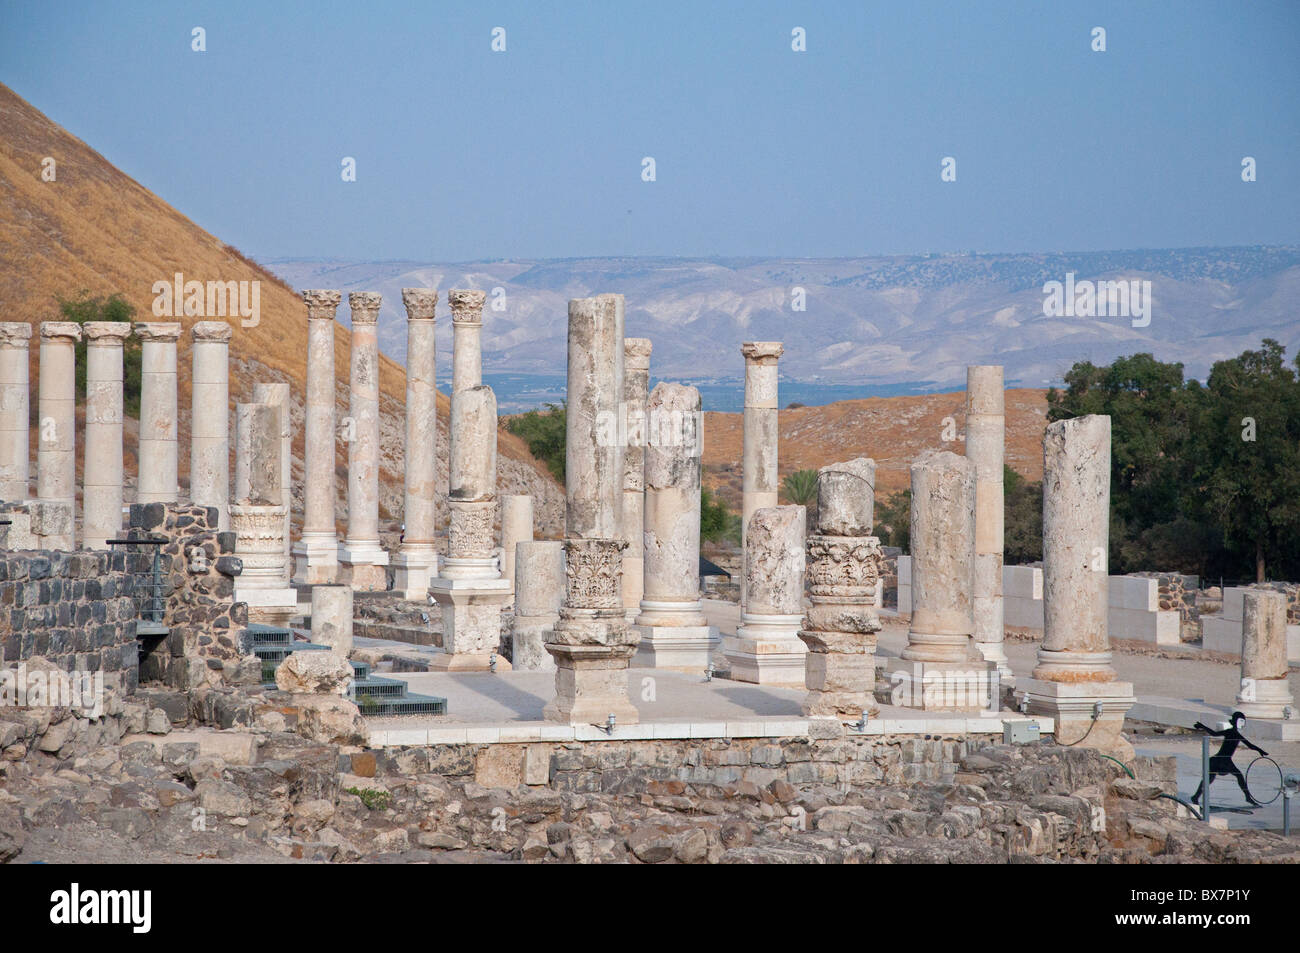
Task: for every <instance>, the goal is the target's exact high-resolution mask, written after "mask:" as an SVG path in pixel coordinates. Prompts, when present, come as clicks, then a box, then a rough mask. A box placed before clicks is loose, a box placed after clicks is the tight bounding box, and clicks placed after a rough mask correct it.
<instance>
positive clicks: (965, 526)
mask: <svg viewBox="0 0 1300 953" xmlns="http://www.w3.org/2000/svg"><path fill="white" fill-rule="evenodd" d="M974 538H975V464H974V463H972V462H971V461H970V460H968V459H967V458H965V457H960V456H958V455H957V454H955V453H951V452H949V451H947V450H944V451H934V450H927V451H926V452H924V453H922V454H921V456H920V457H918V458H917V459H916V461H915V462H913V464H912V517H911V549H912V621H911V624H910V626H909V627H908V631H907V648H905V649H904V650H903V651H902V653H900V655H899V657H898V659H897V660H895V661H893V662H892V663H890V664H888V665H886V666H885V672H886V674H887V676H888V678H889V681H890V685H891V699H890V700H891V701H892V702H893V703H894V704H897V705H902V706H903V707H905V708H922V709H927V710H929V709H941V710H948V711H979V710H981V709H987V708H990V706H991V704H992V701H991V700H993V699H996V698H998V695H999V692H998V684H999V683H998V679H997V676H996V666H991V665H990V664H989V663H988V662H985V661H984V657H983V656H982V655H981V654H980V652H979V649H977V648H976V647H975V640H974V638H973V636H972V632H973V630H974V627H975V624H974V618H973V615H972V611H971V579H972V571H971V560H972V557H973V555H974ZM993 710H996V708H994V709H993Z"/></svg>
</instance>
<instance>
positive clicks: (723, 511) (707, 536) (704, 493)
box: [700, 488, 740, 544]
mask: <svg viewBox="0 0 1300 953" xmlns="http://www.w3.org/2000/svg"><path fill="white" fill-rule="evenodd" d="M700 539H701V540H704V541H705V542H710V543H720V542H723V541H724V540H726V541H730V542H733V543H737V544H739V542H740V516H739V515H738V514H736V513H732V512H731V511H730V510H728V509H727V504H725V503H724V502H722V500H720V499H718V498H717V497H716V496H714V495H713V493H712V491H710V490H708V489H707V488H706V489H702V490H701V491H700Z"/></svg>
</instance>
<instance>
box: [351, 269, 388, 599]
mask: <svg viewBox="0 0 1300 953" xmlns="http://www.w3.org/2000/svg"><path fill="white" fill-rule="evenodd" d="M381 301H382V297H381V296H380V295H379V294H377V293H375V292H373V291H353V292H352V293H351V294H349V295H348V306H349V307H351V309H352V376H351V381H350V384H351V386H350V395H349V398H348V417H349V418H350V426H349V427H348V431H349V433H350V435H351V440H349V442H348V530H347V536H346V537H345V538H344V540H343V542H342V543H341V544H340V545H339V573H340V579H341V581H343V582H346V583H347V584H348V585H350V586H352V588H353V589H360V590H364V591H382V590H384V589H386V588H387V587H388V579H387V573H386V572H385V571H384V567H385V566H387V565H388V553H387V552H386V551H385V550H384V549H383V547H382V546H380V545H379V326H378V322H379V305H380V302H381Z"/></svg>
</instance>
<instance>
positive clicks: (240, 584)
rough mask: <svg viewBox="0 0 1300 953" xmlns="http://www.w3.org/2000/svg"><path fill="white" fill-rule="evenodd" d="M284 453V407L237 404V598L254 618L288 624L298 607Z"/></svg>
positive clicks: (232, 519)
mask: <svg viewBox="0 0 1300 953" xmlns="http://www.w3.org/2000/svg"><path fill="white" fill-rule="evenodd" d="M283 453H284V445H283V442H282V440H281V436H280V409H279V408H278V407H276V406H274V405H273V404H236V405H235V496H234V502H233V503H232V504H231V505H230V525H231V529H232V530H234V533H235V555H236V556H238V557H239V559H240V561H241V562H242V563H243V569H242V570H241V571H240V573H239V575H238V576H236V577H235V601H236V602H246V603H248V617H249V619H250V620H251V621H253V622H262V623H267V624H270V625H286V624H288V622H289V619H290V618H291V617H292V616H294V615H295V614H296V613H297V611H298V596H297V593H296V591H295V590H294V589H293V588H292V587H291V586H290V585H289V564H288V561H287V559H286V557H285V550H284V511H285V503H284V500H285V494H284V489H283V486H282V484H281V482H280V481H281V466H280V463H281V456H282V454H283Z"/></svg>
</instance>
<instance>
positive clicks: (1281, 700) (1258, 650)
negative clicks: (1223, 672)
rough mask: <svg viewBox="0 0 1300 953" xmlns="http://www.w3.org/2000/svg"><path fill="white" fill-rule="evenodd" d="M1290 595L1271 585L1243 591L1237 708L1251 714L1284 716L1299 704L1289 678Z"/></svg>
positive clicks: (1273, 717) (1272, 717)
mask: <svg viewBox="0 0 1300 953" xmlns="http://www.w3.org/2000/svg"><path fill="white" fill-rule="evenodd" d="M1289 675H1290V671H1289V669H1288V667H1287V651H1286V595H1285V594H1284V593H1281V592H1276V591H1274V590H1271V589H1247V590H1246V591H1245V592H1244V593H1242V623H1241V691H1240V692H1238V693H1237V708H1238V709H1239V710H1240V711H1241V713H1242V714H1243V715H1245V716H1246V717H1247V718H1268V719H1278V720H1282V719H1285V718H1286V717H1287V709H1288V708H1291V707H1292V706H1293V705H1294V704H1295V699H1294V698H1293V697H1292V695H1291V686H1290V683H1289V682H1288V680H1287V679H1288V677H1289Z"/></svg>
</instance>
